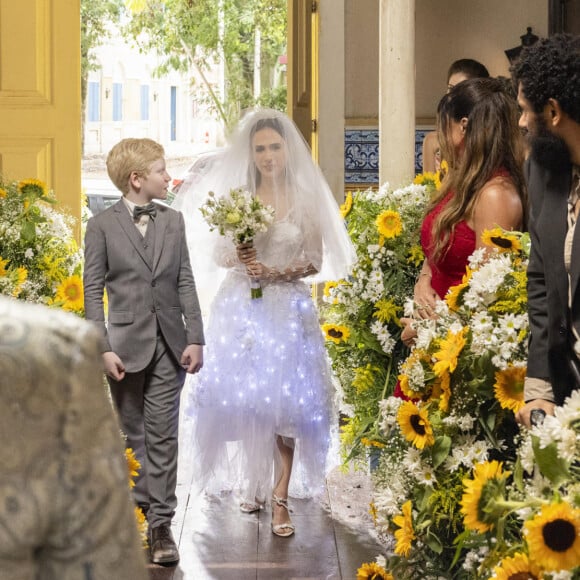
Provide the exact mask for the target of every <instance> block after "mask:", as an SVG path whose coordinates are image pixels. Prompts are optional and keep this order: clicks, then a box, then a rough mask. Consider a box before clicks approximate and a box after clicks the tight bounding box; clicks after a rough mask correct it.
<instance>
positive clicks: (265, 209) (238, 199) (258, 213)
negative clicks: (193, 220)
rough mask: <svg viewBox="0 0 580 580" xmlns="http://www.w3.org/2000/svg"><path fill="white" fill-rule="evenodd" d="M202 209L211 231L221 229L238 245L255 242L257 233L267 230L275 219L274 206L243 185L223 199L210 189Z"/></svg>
mask: <svg viewBox="0 0 580 580" xmlns="http://www.w3.org/2000/svg"><path fill="white" fill-rule="evenodd" d="M200 211H201V214H202V215H203V217H204V219H205V221H206V222H207V223H208V225H209V227H210V230H211V231H214V230H216V229H217V230H218V231H219V233H220V234H221V235H222V236H227V237H229V238H231V239H232V240H233V241H234V242H235V243H236V244H242V243H250V242H252V241H253V239H254V238H255V237H256V234H259V233H263V232H265V231H267V229H268V228H269V227H270V225H271V224H272V222H273V221H274V208H272V207H271V206H268V205H264V204H263V203H262V202H261V201H260V200H259V199H258V198H257V197H254V196H253V195H252V193H251V192H249V191H247V190H245V189H243V188H241V187H238V188H236V189H232V190H231V191H230V193H229V195H228V196H226V197H221V198H219V199H217V198H216V196H215V194H214V193H213V191H210V192H209V197H208V199H207V201H206V202H205V203H204V204H203V205H202V206H201V208H200Z"/></svg>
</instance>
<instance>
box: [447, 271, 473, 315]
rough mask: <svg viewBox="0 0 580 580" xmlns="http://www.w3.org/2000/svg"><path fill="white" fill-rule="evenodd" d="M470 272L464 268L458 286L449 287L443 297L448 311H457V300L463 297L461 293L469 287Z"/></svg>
mask: <svg viewBox="0 0 580 580" xmlns="http://www.w3.org/2000/svg"><path fill="white" fill-rule="evenodd" d="M471 274H472V271H471V270H470V269H469V267H467V268H466V272H465V274H463V278H462V279H461V283H460V284H456V285H455V286H451V288H449V290H448V291H447V294H446V295H445V302H447V306H448V307H449V310H455V311H457V310H459V307H460V306H461V304H460V303H459V300H460V299H461V297H462V295H463V291H464V290H466V289H467V288H468V287H469V280H470V279H471Z"/></svg>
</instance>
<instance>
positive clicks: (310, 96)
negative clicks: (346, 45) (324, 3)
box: [288, 0, 318, 159]
mask: <svg viewBox="0 0 580 580" xmlns="http://www.w3.org/2000/svg"><path fill="white" fill-rule="evenodd" d="M317 96H318V0H288V115H289V116H290V117H291V118H292V119H293V121H294V122H295V123H296V125H297V126H298V128H299V129H300V131H301V132H302V135H304V139H306V141H307V143H308V144H309V145H310V147H311V148H312V154H313V156H314V158H315V159H317V157H318V140H317V118H318V99H317Z"/></svg>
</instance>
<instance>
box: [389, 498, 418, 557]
mask: <svg viewBox="0 0 580 580" xmlns="http://www.w3.org/2000/svg"><path fill="white" fill-rule="evenodd" d="M402 512H403V513H402V515H398V516H395V517H394V518H393V523H394V524H395V525H397V526H399V529H398V530H396V531H395V539H396V540H397V544H396V546H395V554H398V555H399V556H405V558H408V557H409V552H410V551H411V542H412V541H413V540H414V539H415V538H416V536H415V531H414V530H413V514H412V504H411V500H409V501H406V502H405V503H404V504H403V507H402Z"/></svg>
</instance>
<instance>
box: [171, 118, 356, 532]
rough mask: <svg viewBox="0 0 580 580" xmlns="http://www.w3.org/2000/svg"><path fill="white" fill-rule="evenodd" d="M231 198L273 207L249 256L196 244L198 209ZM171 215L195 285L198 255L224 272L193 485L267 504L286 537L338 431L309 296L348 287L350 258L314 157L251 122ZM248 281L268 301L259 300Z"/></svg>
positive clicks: (199, 402) (289, 129)
mask: <svg viewBox="0 0 580 580" xmlns="http://www.w3.org/2000/svg"><path fill="white" fill-rule="evenodd" d="M235 187H243V188H244V189H247V190H249V191H251V192H252V193H253V194H254V195H255V196H256V197H258V198H259V199H260V200H261V201H262V202H263V203H264V204H267V205H270V206H271V207H273V208H274V211H275V221H274V223H273V224H272V225H271V226H270V228H269V229H268V231H267V232H265V233H262V234H258V235H257V236H256V238H255V240H254V242H253V244H241V245H238V246H237V247H236V246H234V243H233V242H232V241H231V240H230V239H229V238H225V237H223V236H219V235H217V234H215V235H207V234H206V235H204V236H202V237H203V239H204V241H203V244H200V243H199V240H200V235H201V234H200V232H201V230H202V227H203V226H202V223H201V220H200V218H199V216H198V215H197V214H199V210H198V209H196V208H197V207H198V206H199V205H200V204H201V202H203V201H204V199H205V197H206V196H207V193H208V191H210V190H211V191H213V192H215V194H216V196H220V195H227V194H228V192H229V191H230V190H231V189H232V188H235ZM174 207H177V208H178V209H181V210H182V211H184V217H185V220H186V226H187V230H188V236H189V247H190V254H191V255H192V263H193V265H194V273H195V274H196V280H197V279H198V278H203V273H202V272H200V271H199V270H198V269H197V268H196V258H197V257H198V256H199V254H200V253H203V254H205V255H208V252H211V255H212V257H213V260H214V262H215V264H217V265H218V266H219V268H220V269H221V270H222V271H225V277H223V281H222V282H221V284H220V286H219V289H218V291H217V294H216V295H215V297H214V298H213V301H212V305H211V308H210V314H209V324H208V328H207V332H206V353H205V357H204V358H205V364H204V369H203V371H202V372H201V373H200V374H199V375H197V376H196V378H195V379H194V380H191V381H190V384H189V392H190V395H189V396H190V401H189V402H190V405H189V409H190V411H189V412H190V414H192V415H193V416H194V425H195V426H194V434H193V447H194V457H193V465H194V469H195V474H194V481H196V482H197V483H198V484H199V485H200V486H201V487H202V488H203V489H204V490H205V491H207V492H209V493H219V492H222V491H224V490H233V491H236V492H238V494H239V497H240V509H241V510H242V511H244V512H254V511H258V510H260V509H261V508H262V507H263V506H264V503H265V501H266V498H268V497H270V498H271V503H272V532H273V533H274V534H276V535H279V536H283V537H286V536H290V535H292V534H293V533H294V524H293V523H292V522H291V519H290V515H289V509H288V496H289V495H292V496H294V497H309V496H313V495H315V494H317V493H318V492H320V491H322V489H323V486H324V479H325V475H326V468H325V466H326V465H327V460H328V455H329V448H330V442H331V430H332V428H333V422H334V421H336V420H337V418H336V417H335V416H333V412H332V411H333V387H332V378H331V370H330V367H329V364H328V359H327V355H326V350H325V346H324V339H323V335H322V332H321V330H320V326H319V320H318V313H317V309H316V305H315V303H314V301H313V300H312V297H311V288H310V285H311V284H312V283H314V282H320V281H323V280H335V279H339V278H342V277H344V276H346V275H348V273H349V269H350V266H351V265H352V264H353V263H354V260H355V252H354V249H353V246H352V244H351V242H350V239H349V238H348V235H347V233H346V229H345V227H344V224H343V222H342V218H341V216H340V213H339V210H338V206H337V204H336V202H335V200H334V198H333V196H332V193H331V192H330V189H329V187H328V185H327V183H326V181H325V179H324V177H323V175H322V172H321V171H320V169H319V168H318V167H317V166H316V165H315V164H314V163H313V161H312V158H311V154H310V150H309V148H308V146H307V145H306V143H305V141H304V140H303V138H302V137H301V135H300V133H299V132H298V129H297V128H296V126H295V125H294V123H293V122H292V121H291V120H290V119H288V118H287V117H286V116H285V115H283V114H282V113H280V112H278V111H273V110H258V111H254V112H251V113H250V114H248V115H247V116H246V117H245V118H244V119H243V120H242V121H241V123H240V125H239V127H238V129H237V131H236V132H235V134H234V137H233V139H232V142H231V144H230V146H229V147H228V148H227V150H226V151H225V153H224V154H223V155H222V156H220V160H219V162H217V163H216V164H215V166H214V167H212V169H211V170H210V171H209V172H208V174H207V175H205V176H204V177H203V179H201V180H200V182H199V184H197V186H196V187H195V188H183V187H182V188H181V189H180V191H179V193H178V196H177V198H176V200H175V202H174ZM210 248H211V250H210ZM200 269H203V268H202V266H201V265H200ZM211 278H212V280H216V279H217V278H221V277H220V276H219V274H218V272H216V271H213V272H211ZM252 279H254V280H255V279H257V280H258V281H259V282H260V285H261V287H262V298H259V299H252V298H251V291H250V283H251V281H252ZM202 285H203V283H202Z"/></svg>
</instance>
